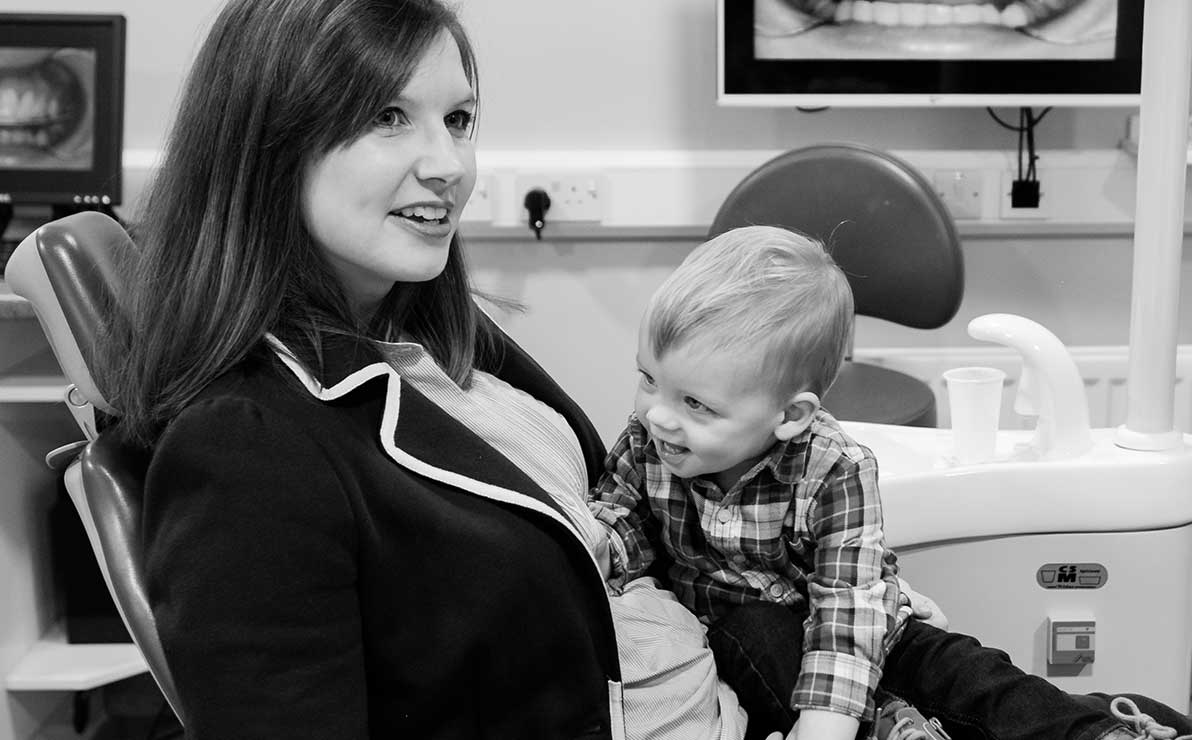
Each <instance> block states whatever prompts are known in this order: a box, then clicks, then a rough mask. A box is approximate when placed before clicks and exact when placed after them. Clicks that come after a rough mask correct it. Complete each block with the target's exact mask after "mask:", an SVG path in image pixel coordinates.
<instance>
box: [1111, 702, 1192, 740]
mask: <svg viewBox="0 0 1192 740" xmlns="http://www.w3.org/2000/svg"><path fill="white" fill-rule="evenodd" d="M1109 709H1110V711H1111V712H1113V716H1114V717H1117V718H1118V719H1119V720H1120V721H1121V723H1122V724H1124V725H1125V726H1126V727H1128V728H1130V730H1129V734H1128V735H1127V734H1123V733H1122V732H1120V731H1118V732H1116V733H1114V734H1110V735H1108V736H1107V738H1110V739H1111V740H1112V739H1114V738H1121V740H1192V735H1180V736H1179V737H1176V734H1175V730H1173V729H1171V728H1170V727H1165V726H1164V725H1161V724H1159V723H1158V722H1156V721H1155V718H1154V717H1152V716H1151V715H1149V714H1145V713H1143V712H1142V711H1141V710H1140V709H1139V708H1138V705H1137V704H1135V703H1134V702H1132V701H1130V700H1129V699H1127V698H1126V697H1124V696H1119V697H1117V698H1116V699H1114V700H1113V701H1111V702H1109Z"/></svg>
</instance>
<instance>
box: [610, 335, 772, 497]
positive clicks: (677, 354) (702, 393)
mask: <svg viewBox="0 0 1192 740" xmlns="http://www.w3.org/2000/svg"><path fill="white" fill-rule="evenodd" d="M646 334H647V333H646V332H642V336H641V338H640V339H639V341H638V353H637V362H638V385H637V397H636V402H635V404H634V409H635V411H636V412H637V418H638V419H639V420H641V422H642V423H643V424H645V425H646V428H647V429H648V430H649V432H650V436H651V438H652V439H653V441H654V445H655V447H656V448H657V450H658V455H659V457H660V458H661V459H662V464H663V465H664V466H665V467H666V469H667V470H669V471H670V472H671V473H672V474H673V475H677V476H679V477H681V478H693V477H695V476H698V475H706V476H711V477H712V478H713V480H715V481H716V482H717V484H718V485H719V486H720V487H721V488H722V489H725V490H727V489H728V488H730V487H731V486H732V484H733V483H735V482H736V480H737V479H738V478H740V477H741V475H743V474H744V473H745V472H747V471H748V470H749V468H751V467H753V465H754V464H755V463H757V461H758V460H760V459H761V458H762V456H763V455H765V453H766V452H767V451H768V450H769V449H770V447H771V446H772V445H773V444H774V442H775V441H776V439H777V438H776V437H775V436H774V431H775V430H776V429H777V428H778V425H779V424H781V423H782V422H783V420H784V418H785V410H786V409H785V404H784V403H783V402H782V401H781V400H780V399H779V398H778V397H777V394H775V393H773V391H772V388H771V387H769V386H768V385H767V383H766V381H764V380H762V378H761V373H760V371H759V369H760V368H761V364H762V357H761V354H762V353H761V352H760V351H746V352H741V351H737V350H733V351H726V350H705V349H703V348H701V347H700V346H699V345H698V344H694V345H693V344H692V343H690V342H689V343H687V344H685V345H682V346H679V347H675V348H672V349H670V350H668V351H667V352H666V353H665V354H664V355H663V356H662V357H658V356H657V355H655V354H654V351H653V348H652V347H651V345H650V341H649V338H648V337H647V336H646Z"/></svg>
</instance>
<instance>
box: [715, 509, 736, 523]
mask: <svg viewBox="0 0 1192 740" xmlns="http://www.w3.org/2000/svg"><path fill="white" fill-rule="evenodd" d="M716 518H717V519H719V520H720V523H721V524H728V522H729V520H730V519H732V518H733V513H732V512H731V511H729V510H728V509H721V510H720V513H719V514H717V515H716Z"/></svg>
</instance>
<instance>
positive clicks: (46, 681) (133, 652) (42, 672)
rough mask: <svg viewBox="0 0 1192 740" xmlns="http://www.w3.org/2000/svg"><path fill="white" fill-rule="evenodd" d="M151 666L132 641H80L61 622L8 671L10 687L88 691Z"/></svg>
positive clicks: (10, 688) (9, 688) (32, 689)
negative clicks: (68, 634)
mask: <svg viewBox="0 0 1192 740" xmlns="http://www.w3.org/2000/svg"><path fill="white" fill-rule="evenodd" d="M147 670H149V668H148V666H147V665H146V664H145V659H144V658H143V657H141V653H140V651H138V650H137V648H136V646H135V645H133V644H132V643H131V642H124V643H120V642H118V643H111V644H92V645H77V644H70V643H68V642H67V641H66V634H65V632H64V631H63V629H62V627H61V625H55V626H54V627H53V628H51V630H50V631H49V632H47V633H46V635H45V637H43V638H42V639H40V640H38V641H37V642H35V643H33V646H32V647H31V648H29V652H28V653H26V654H25V657H24V658H22V659H21V660H20V661H19V662H18V663H17V664H16V667H14V668H13V669H12V671H11V672H10V673H9V674H8V678H7V679H6V681H5V687H6V688H7V689H8V690H9V691H87V690H89V689H94V688H98V687H100V686H104V685H106V684H109V683H113V682H115V681H119V680H121V679H125V678H129V677H130V676H136V675H138V674H140V673H144V672H145V671H147Z"/></svg>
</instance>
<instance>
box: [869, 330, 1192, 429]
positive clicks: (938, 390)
mask: <svg viewBox="0 0 1192 740" xmlns="http://www.w3.org/2000/svg"><path fill="white" fill-rule="evenodd" d="M1068 351H1069V353H1071V355H1072V359H1073V360H1074V361H1075V362H1076V367H1077V369H1078V370H1079V371H1080V375H1081V377H1082V378H1083V379H1084V390H1085V394H1086V396H1087V397H1088V402H1089V423H1090V424H1091V425H1092V426H1093V427H1094V428H1100V427H1116V426H1119V425H1121V424H1124V423H1125V421H1126V372H1127V369H1128V364H1129V363H1128V360H1127V349H1126V347H1069V348H1068ZM853 358H854V359H855V360H858V361H860V362H870V363H873V364H875V365H884V366H886V367H890V368H893V369H895V370H900V371H902V372H904V373H907V374H908V375H912V376H914V377H916V378H919V379H920V380H922V381H923V382H925V383H927V384H928V385H930V386H931V389H932V391H933V392H934V393H935V398H936V407H937V409H938V424H939V426H940V427H949V426H951V421H950V416H949V413H948V392H947V389H946V388H945V386H944V380H943V377H942V375H943V372H944V371H945V370H947V369H949V368H953V367H961V366H966V365H985V366H988V367H996V368H1000V369H1001V370H1004V371H1005V372H1006V382H1005V386H1006V387H1005V392H1004V393H1003V394H1002V413H1001V421H1000V427H1001V428H1002V429H1028V428H1033V427H1034V418H1033V417H1024V416H1021V415H1019V414H1018V413H1016V412H1015V411H1014V396H1015V394H1016V393H1017V391H1018V377H1019V375H1020V374H1021V372H1022V357H1021V355H1019V354H1018V353H1017V352H1016V351H1014V350H1012V349H1007V348H1005V347H988V348H986V347H972V348H969V347H931V348H914V347H884V348H871V349H864V348H857V349H856V350H855V351H854V353H853ZM1174 404H1175V409H1174V412H1175V426H1176V428H1177V429H1179V430H1180V431H1182V432H1185V433H1188V432H1192V345H1183V346H1180V347H1179V348H1178V352H1177V354H1176V382H1175V401H1174Z"/></svg>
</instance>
